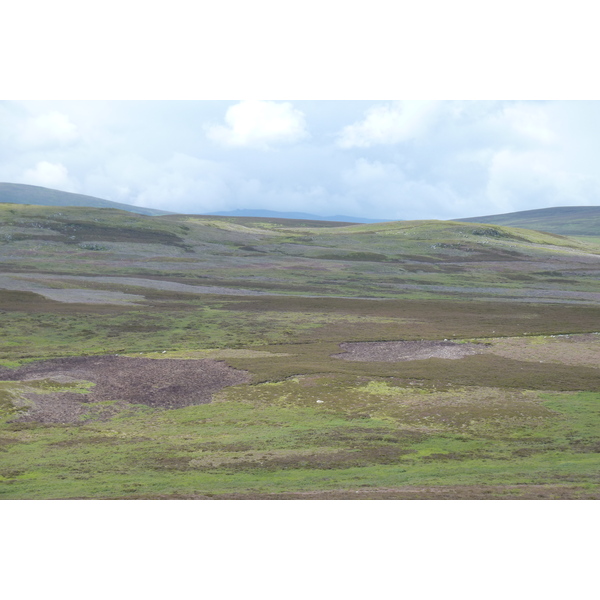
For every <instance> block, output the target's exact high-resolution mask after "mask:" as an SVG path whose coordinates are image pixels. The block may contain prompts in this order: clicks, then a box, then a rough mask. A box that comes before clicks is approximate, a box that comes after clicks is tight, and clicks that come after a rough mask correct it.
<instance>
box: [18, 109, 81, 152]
mask: <svg viewBox="0 0 600 600" xmlns="http://www.w3.org/2000/svg"><path fill="white" fill-rule="evenodd" d="M78 139H79V132H78V131H77V127H76V126H75V125H74V124H73V123H71V121H70V120H69V117H68V116H67V115H64V114H62V113H60V112H57V111H51V112H48V113H44V114H41V115H37V116H35V117H33V116H32V117H29V118H28V119H26V120H25V121H24V122H23V123H22V125H21V127H20V131H19V133H18V140H19V142H20V144H21V145H23V146H25V147H33V148H38V147H48V146H66V145H69V144H71V143H73V142H75V141H77V140H78Z"/></svg>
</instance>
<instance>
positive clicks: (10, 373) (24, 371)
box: [0, 355, 250, 423]
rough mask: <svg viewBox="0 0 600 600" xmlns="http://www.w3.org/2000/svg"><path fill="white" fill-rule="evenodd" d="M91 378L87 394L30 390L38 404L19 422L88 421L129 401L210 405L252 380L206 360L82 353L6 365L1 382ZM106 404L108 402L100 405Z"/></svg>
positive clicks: (0, 372) (155, 404) (161, 405)
mask: <svg viewBox="0 0 600 600" xmlns="http://www.w3.org/2000/svg"><path fill="white" fill-rule="evenodd" d="M65 378H69V380H71V381H72V380H84V381H91V382H92V383H95V384H96V385H95V386H94V387H93V388H92V389H91V390H90V392H89V393H87V394H78V393H73V392H55V393H49V394H29V395H28V396H27V399H28V400H29V401H31V402H32V403H33V406H31V407H30V408H29V410H28V412H27V413H26V414H24V415H22V416H20V417H19V418H18V419H17V420H18V421H42V422H44V423H69V422H71V423H72V422H83V421H86V420H93V419H102V418H106V417H110V416H111V415H112V414H114V412H115V411H116V410H118V409H119V407H122V406H123V405H124V403H127V404H145V405H147V406H151V407H157V408H182V407H184V406H191V405H197V404H207V403H209V402H210V401H211V399H212V395H213V394H214V393H215V392H217V391H218V390H220V389H222V388H224V387H226V386H229V385H236V384H240V383H246V382H248V381H249V379H250V376H249V374H248V373H246V372H245V371H240V370H236V369H232V368H231V367H228V366H227V365H226V364H225V363H223V362H219V361H215V360H210V359H204V360H174V359H162V360H153V359H149V358H128V357H124V356H112V355H111V356H89V357H84V356H79V357H70V358H58V359H53V360H45V361H40V362H34V363H29V364H27V365H24V366H22V367H21V368H19V369H6V368H0V380H4V381H32V380H50V381H49V382H57V381H58V382H60V381H64V380H65ZM98 403H102V404H98Z"/></svg>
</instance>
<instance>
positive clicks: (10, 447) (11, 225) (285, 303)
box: [0, 204, 600, 498]
mask: <svg viewBox="0 0 600 600" xmlns="http://www.w3.org/2000/svg"><path fill="white" fill-rule="evenodd" d="M326 225H327V224H326V223H323V222H317V223H315V222H305V221H301V220H298V221H293V220H285V221H283V222H282V220H280V219H257V218H233V217H199V216H192V215H168V216H161V217H147V216H143V215H136V214H132V213H126V212H123V211H118V210H113V209H94V208H90V209H81V208H60V209H57V208H56V207H40V206H19V205H14V204H12V205H11V204H3V205H2V204H0V268H1V271H0V335H1V344H0V368H2V373H4V375H3V378H4V381H2V382H0V415H1V416H0V497H3V498H206V497H210V498H597V497H598V496H599V495H600V491H599V485H600V461H599V460H598V456H599V455H598V453H599V451H600V377H599V375H600V371H599V369H598V365H599V364H600V335H597V334H596V332H598V331H600V303H599V300H600V290H599V289H598V285H597V281H598V274H599V270H600V246H598V245H597V243H595V242H594V241H593V240H587V241H582V240H581V239H574V238H569V237H564V236H561V235H556V234H547V233H541V232H536V231H529V230H525V229H517V228H512V227H504V226H495V225H481V224H473V223H453V222H439V221H417V222H415V221H412V222H399V223H382V224H375V225H350V226H343V225H342V224H339V223H336V224H330V225H331V226H326ZM334 225H335V226H334ZM397 340H424V341H430V342H432V344H431V348H432V354H431V357H430V358H420V359H418V360H408V361H406V360H403V361H393V360H392V361H388V362H374V361H373V360H365V361H358V362H356V361H354V362H351V361H348V360H343V359H341V358H339V357H338V358H336V357H334V356H333V355H335V354H340V353H342V350H341V348H340V343H347V342H374V341H380V342H383V341H390V342H393V341H397ZM443 340H450V341H455V342H458V343H461V342H465V341H468V342H471V343H474V344H475V345H474V346H473V347H474V348H476V349H477V352H476V353H474V354H472V355H469V356H465V357H463V358H457V359H448V358H440V356H439V355H437V354H436V348H438V346H439V344H437V342H438V341H440V342H441V341H443ZM436 344H437V345H436ZM114 354H119V355H120V357H119V358H115V359H114V361H113V362H114V364H115V365H119V364H122V361H127V360H128V361H135V360H136V358H137V359H139V358H144V359H146V362H144V363H142V362H140V363H139V364H140V368H141V365H142V364H143V365H146V366H145V367H144V368H147V365H148V361H147V359H155V360H156V361H161V359H164V358H167V359H171V360H172V359H178V360H180V361H186V365H192V366H193V367H194V368H197V369H198V371H199V372H200V371H202V372H204V371H206V370H207V369H208V365H209V364H210V363H212V362H214V361H219V364H221V365H223V364H225V365H228V366H229V367H231V368H232V369H236V370H237V371H236V372H238V373H239V372H240V371H245V372H247V373H248V381H247V382H245V383H238V384H236V385H233V386H229V387H224V388H222V389H221V390H220V391H216V392H215V393H214V394H213V395H212V402H210V403H208V404H198V405H191V406H189V405H186V404H182V403H179V404H177V403H176V402H175V403H172V402H171V401H170V400H168V399H169V398H178V397H179V396H178V394H180V393H181V390H179V389H178V386H177V381H173V382H171V383H169V385H166V383H165V381H164V380H161V378H160V377H158V378H157V379H156V380H154V379H153V378H152V369H150V370H149V371H148V375H147V376H144V382H143V383H144V385H145V386H146V388H144V389H152V394H153V396H152V397H153V401H152V403H149V402H148V401H147V398H145V397H142V396H139V397H138V399H137V400H136V396H135V393H136V389H142V388H141V387H140V388H135V387H134V386H133V383H131V386H129V387H127V389H126V388H125V387H123V388H122V389H123V391H122V393H120V392H119V389H120V388H119V386H120V385H123V386H127V385H128V378H127V377H125V378H123V373H121V374H120V375H119V373H118V372H117V370H116V369H115V371H114V373H113V376H111V374H110V371H102V373H105V372H106V373H107V375H106V377H108V378H110V379H111V385H112V387H110V390H109V391H104V392H102V390H100V388H101V383H102V381H103V380H102V378H101V377H100V375H99V373H100V371H95V370H94V369H100V368H102V369H108V368H109V367H107V366H106V365H110V364H112V363H111V361H109V360H108V359H102V360H101V361H96V363H97V364H96V366H95V363H94V360H95V357H96V356H97V355H102V356H105V357H106V355H114ZM85 356H87V357H88V358H87V359H85V358H84V359H82V358H77V357H85ZM122 356H126V357H129V358H127V359H126V358H121V357H122ZM62 357H66V359H65V360H66V361H67V362H65V363H61V362H57V363H43V362H42V361H44V360H47V359H59V358H62ZM69 357H72V358H69ZM207 359H208V362H206V361H207ZM68 361H75V362H74V363H73V364H77V365H81V369H83V370H82V371H81V373H84V372H85V369H88V371H89V373H90V374H89V376H84V375H78V374H77V373H80V372H79V371H74V370H69V369H67V368H66V367H65V366H64V365H70V364H71V363H69V362H68ZM120 361H121V362H120ZM59 364H60V365H63V366H61V367H60V368H59V367H58V366H56V367H52V365H59ZM100 364H102V365H103V366H102V367H100V366H98V365H100ZM131 364H132V365H133V364H137V363H133V362H132V363H131ZM152 364H158V362H157V363H152ZM164 364H167V363H164ZM168 364H173V365H175V364H178V363H176V362H173V363H168ZM48 365H50V366H48ZM17 368H20V369H24V370H22V371H19V373H29V374H28V375H27V376H25V375H23V376H22V378H18V377H16V376H14V373H16V371H14V370H13V369H17ZM78 368H79V367H78ZM165 368H166V367H165ZM27 369H29V370H27ZM53 369H54V370H53ZM132 369H134V370H135V368H134V367H132ZM192 370H193V369H192ZM155 371H156V373H157V374H158V373H162V372H165V369H160V368H158V367H157V368H156V369H155ZM36 372H38V373H43V376H42V375H38V376H35V373H36ZM178 372H179V371H178ZM181 372H182V373H183V371H181ZM207 372H208V371H207ZM36 377H37V378H36ZM119 377H121V379H119ZM161 377H162V376H161ZM190 381H192V380H191V379H190V380H186V383H185V385H186V386H187V387H186V393H187V394H189V393H190V392H189V390H190V385H191V384H190ZM94 382H96V383H94ZM136 385H137V384H136ZM139 385H140V386H141V385H142V384H141V383H140V384H139ZM182 385H183V382H182ZM198 385H201V384H198ZM199 391H200V390H199ZM163 393H164V399H165V401H164V403H163V404H162V405H161V401H160V400H161V397H163V396H161V394H163ZM199 396H200V394H199ZM173 405H177V406H183V407H182V408H169V406H173ZM39 407H42V408H43V410H42V409H39ZM73 407H76V408H77V410H73ZM59 408H60V410H59ZM38 409H39V410H38ZM36 411H37V412H36ZM36 415H38V416H37V417H36ZM36 419H37V420H36Z"/></svg>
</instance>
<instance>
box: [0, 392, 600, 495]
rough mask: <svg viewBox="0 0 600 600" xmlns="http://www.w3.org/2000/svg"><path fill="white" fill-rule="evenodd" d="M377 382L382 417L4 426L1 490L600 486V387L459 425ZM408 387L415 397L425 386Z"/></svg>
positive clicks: (162, 416)
mask: <svg viewBox="0 0 600 600" xmlns="http://www.w3.org/2000/svg"><path fill="white" fill-rule="evenodd" d="M329 383H331V382H329ZM369 386H370V391H369V395H370V396H373V397H377V398H378V400H379V402H380V403H381V411H380V414H379V416H377V415H371V416H367V415H363V416H362V417H359V416H357V415H352V414H351V411H350V412H349V411H348V410H346V409H344V408H343V407H341V408H340V410H334V411H328V410H323V409H322V408H321V407H320V406H319V405H316V404H313V405H312V406H308V405H303V404H302V402H300V403H297V404H295V405H293V406H292V405H289V404H288V405H286V402H285V400H284V399H283V396H284V395H285V394H283V396H281V397H280V399H279V401H277V402H270V401H267V400H265V397H264V396H261V394H257V395H253V396H252V400H251V401H249V402H239V401H227V400H223V399H222V400H221V401H219V402H216V403H214V404H211V405H204V406H196V407H189V408H185V409H179V410H173V411H152V410H148V409H147V408H146V407H144V408H143V409H138V410H136V411H134V412H133V413H129V414H122V415H121V416H119V417H117V418H113V419H112V420H111V421H109V422H105V423H93V424H86V425H82V426H71V427H66V426H46V427H39V426H37V427H35V426H32V425H31V424H21V425H19V424H14V423H13V424H10V423H8V424H6V425H5V426H4V427H3V432H2V436H1V437H0V451H1V452H2V465H3V466H2V471H1V473H0V476H1V478H0V494H1V497H3V498H24V497H27V498H73V497H97V498H113V497H122V498H127V497H131V498H135V497H158V496H162V495H175V496H177V495H179V496H186V495H199V496H202V495H207V494H216V495H220V494H230V493H237V494H240V493H241V494H250V495H252V494H253V495H259V496H260V494H269V493H282V492H301V491H307V490H310V491H319V490H320V491H326V490H338V489H354V488H359V489H360V488H362V487H378V488H381V487H392V488H393V487H398V486H475V487H477V486H493V485H498V486H527V485H550V486H559V487H560V486H564V485H568V486H571V487H574V489H575V492H573V490H571V491H569V490H566V491H565V493H566V494H567V495H569V494H570V495H571V496H573V495H575V496H577V495H580V496H581V495H585V494H586V493H591V492H593V491H594V490H597V486H598V483H599V481H598V480H599V477H600V469H599V468H598V467H599V465H598V462H597V452H598V445H599V444H600V435H599V431H600V394H590V393H581V394H556V395H552V396H547V395H546V396H545V395H539V394H528V395H526V398H525V399H522V400H521V402H522V404H523V405H525V404H526V405H528V406H529V407H530V416H529V418H528V419H523V418H522V416H521V415H520V414H519V415H518V416H517V414H516V411H517V410H522V407H520V406H519V405H518V404H514V405H513V409H514V410H513V414H510V413H508V414H504V415H502V416H500V417H499V416H497V415H496V416H493V415H489V414H484V413H483V412H482V411H481V408H480V407H479V406H477V405H476V404H475V403H472V404H471V405H470V408H469V410H470V411H471V414H470V417H471V419H470V424H469V425H468V426H467V427H464V426H463V425H464V423H462V424H460V425H459V424H458V423H449V422H448V421H445V420H444V421H442V420H441V418H438V419H437V420H435V419H434V420H432V421H431V422H429V423H428V424H427V425H423V424H422V423H420V424H418V425H417V424H416V422H415V421H414V419H406V418H402V416H400V415H396V416H395V417H394V416H391V415H393V414H394V410H391V412H390V410H389V408H390V406H391V404H390V398H393V397H394V396H393V394H392V395H390V394H389V393H387V392H386V391H384V392H383V393H381V394H378V392H381V391H382V388H381V384H380V383H377V382H375V383H370V384H367V386H366V387H369ZM275 387H276V386H275ZM347 391H348V390H346V392H347ZM271 392H272V389H271ZM281 392H282V389H280V390H279V393H281ZM483 392H484V390H481V391H480V393H483ZM402 394H404V395H406V399H410V401H412V402H416V401H417V400H418V397H419V394H417V396H414V394H413V395H411V394H410V393H409V392H408V391H403V392H402ZM402 394H401V395H402ZM452 394H454V395H455V396H459V395H460V394H457V393H455V392H452ZM496 395H497V398H496V400H498V399H499V398H501V396H502V394H501V393H500V392H498V391H496ZM323 397H324V398H327V395H324V396H323ZM504 400H506V398H505V399H504ZM327 402H328V400H325V403H327ZM386 407H387V409H386ZM533 409H535V410H533Z"/></svg>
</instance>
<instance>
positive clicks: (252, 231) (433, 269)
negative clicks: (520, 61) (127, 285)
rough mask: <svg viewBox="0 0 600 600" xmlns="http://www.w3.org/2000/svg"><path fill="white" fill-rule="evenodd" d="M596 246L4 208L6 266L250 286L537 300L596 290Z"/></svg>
mask: <svg viewBox="0 0 600 600" xmlns="http://www.w3.org/2000/svg"><path fill="white" fill-rule="evenodd" d="M599 252H600V248H599V247H598V246H597V245H594V244H592V243H591V242H589V243H586V242H583V241H579V240H577V239H572V238H568V237H565V236H560V235H557V234H551V233H542V232H537V231H532V230H526V229H518V228H513V227H504V226H498V225H485V226H483V225H477V224H472V223H458V222H448V221H397V222H389V223H377V224H359V225H357V224H343V223H327V222H323V221H303V220H291V219H273V218H263V219H260V218H252V217H210V216H203V215H165V216H158V217H150V216H146V215H139V214H134V213H131V212H126V211H121V210H117V209H105V208H86V209H82V208H77V207H62V208H61V209H60V210H57V208H56V207H43V206H23V205H17V204H2V205H0V268H2V269H3V270H4V271H5V272H21V273H25V272H27V271H30V272H38V273H44V272H47V273H55V274H58V273H61V274H63V275H77V274H79V273H81V272H85V274H86V275H95V276H111V277H119V276H120V277H132V276H135V277H147V276H152V277H163V278H166V279H168V280H169V281H173V282H178V283H185V284H189V285H203V286H206V285H213V286H216V287H219V288H228V289H244V290H246V291H248V290H251V291H252V292H253V293H258V292H267V291H269V292H273V293H277V294H282V293H283V294H293V295H303V294H304V295H307V294H309V295H315V294H316V295H320V296H348V297H364V296H368V297H381V298H389V297H395V296H397V295H398V294H400V293H401V294H403V295H405V296H406V295H420V296H423V295H426V296H436V295H438V296H439V295H440V294H441V295H444V294H446V295H447V294H457V293H458V294H463V293H464V294H468V295H470V296H473V295H474V296H483V297H485V296H489V295H490V294H491V295H497V294H498V293H503V294H509V295H512V296H514V295H515V294H517V295H519V294H523V292H522V291H519V292H515V289H516V288H521V289H525V288H532V289H535V290H536V291H535V292H528V294H529V296H530V297H534V296H535V297H541V296H546V297H547V296H550V297H553V298H555V299H556V298H558V297H560V296H561V295H564V294H567V295H568V294H569V293H575V294H577V293H588V292H589V293H591V292H592V290H595V288H594V284H595V280H594V277H596V276H597V274H598V263H599V261H600V257H599V256H598V253H599ZM113 283H114V282H113ZM12 285H14V282H13V283H12ZM19 285H21V284H19ZM23 285H24V284H23ZM492 286H493V289H492ZM503 287H505V288H506V289H505V290H504V291H502V289H503ZM552 289H555V290H556V291H552ZM569 289H570V290H571V292H569V291H568V290H569ZM542 290H543V291H542ZM244 293H246V292H244ZM540 295H541V296H540ZM569 297H571V296H569Z"/></svg>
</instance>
